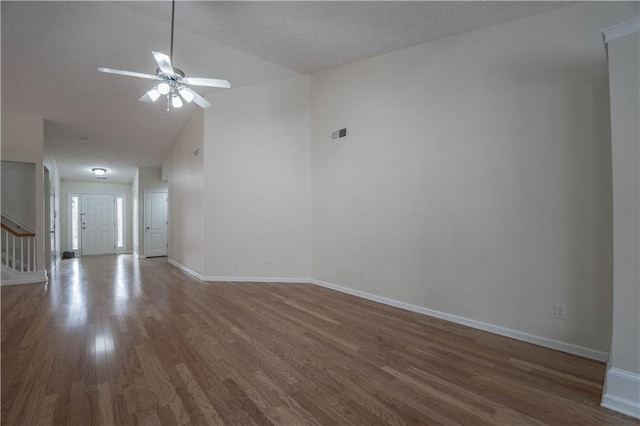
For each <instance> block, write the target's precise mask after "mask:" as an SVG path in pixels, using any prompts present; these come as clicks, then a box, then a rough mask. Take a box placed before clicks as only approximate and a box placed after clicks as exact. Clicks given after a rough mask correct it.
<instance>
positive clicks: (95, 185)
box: [59, 180, 133, 251]
mask: <svg viewBox="0 0 640 426" xmlns="http://www.w3.org/2000/svg"><path fill="white" fill-rule="evenodd" d="M83 192H84V193H90V194H99V193H104V194H125V195H126V198H125V204H126V206H125V239H126V242H125V250H126V251H132V247H133V238H132V237H133V233H132V228H133V226H132V223H133V222H132V217H133V200H132V188H131V185H126V184H119V183H102V182H77V181H69V180H63V181H62V182H60V194H59V198H60V247H61V250H62V251H71V241H70V239H69V216H68V215H69V211H68V205H69V202H68V194H70V193H75V194H78V193H83Z"/></svg>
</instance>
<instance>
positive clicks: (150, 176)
mask: <svg viewBox="0 0 640 426" xmlns="http://www.w3.org/2000/svg"><path fill="white" fill-rule="evenodd" d="M136 177H137V187H136V194H135V196H136V197H137V204H138V207H137V229H138V251H137V252H136V253H138V254H139V255H140V256H144V255H145V225H144V219H145V216H144V215H145V210H144V207H145V206H144V192H145V191H163V192H167V191H168V189H169V186H168V184H167V182H166V181H163V180H161V169H160V167H140V168H138V172H137V173H136Z"/></svg>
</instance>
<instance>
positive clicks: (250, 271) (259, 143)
mask: <svg viewBox="0 0 640 426" xmlns="http://www.w3.org/2000/svg"><path fill="white" fill-rule="evenodd" d="M209 100H210V102H211V103H212V107H211V108H209V109H207V110H206V111H205V118H204V120H205V121H204V150H205V157H204V197H203V203H204V212H205V219H206V220H205V222H204V242H205V244H204V269H205V275H207V276H216V277H279V278H291V279H295V278H307V279H308V277H309V276H310V272H311V267H310V261H311V254H310V248H311V235H310V232H311V224H310V217H311V214H310V208H311V194H310V176H309V167H310V158H309V79H308V77H296V78H291V79H286V80H280V81H275V82H271V83H265V84H259V85H255V86H248V87H243V88H240V89H236V90H229V91H224V92H216V93H215V94H213V95H211V96H210V97H209ZM236 262H237V263H236Z"/></svg>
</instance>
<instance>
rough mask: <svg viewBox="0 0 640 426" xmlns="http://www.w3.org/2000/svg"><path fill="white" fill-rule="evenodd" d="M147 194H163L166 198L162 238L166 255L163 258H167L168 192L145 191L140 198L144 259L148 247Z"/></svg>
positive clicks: (146, 255) (147, 252) (147, 255)
mask: <svg viewBox="0 0 640 426" xmlns="http://www.w3.org/2000/svg"><path fill="white" fill-rule="evenodd" d="M147 194H164V195H165V197H166V202H165V203H164V218H165V221H164V222H165V223H164V236H165V244H166V254H164V255H163V256H169V191H163V190H157V189H145V190H144V193H143V197H142V206H143V207H142V212H143V213H142V215H143V216H142V230H143V232H144V257H145V258H147V257H149V245H148V244H147ZM153 257H155V256H153ZM158 257H159V256H158Z"/></svg>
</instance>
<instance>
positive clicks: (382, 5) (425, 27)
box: [1, 1, 567, 182]
mask: <svg viewBox="0 0 640 426" xmlns="http://www.w3.org/2000/svg"><path fill="white" fill-rule="evenodd" d="M566 4H567V3H559V2H236V1H233V2H187V1H179V2H177V4H176V32H175V45H174V63H175V64H176V65H177V66H178V67H180V68H181V69H182V70H184V71H185V72H186V73H187V75H188V76H198V77H218V78H225V79H228V80H230V81H231V83H232V85H233V87H240V86H244V85H248V84H254V83H259V82H264V81H270V80H276V79H280V78H285V77H288V76H292V75H296V74H300V73H304V74H310V73H313V72H317V71H321V70H324V69H328V68H331V67H335V66H338V65H341V64H344V63H348V62H353V61H356V60H360V59H364V58H367V57H371V56H375V55H379V54H381V53H385V52H389V51H392V50H396V49H400V48H403V47H407V46H411V45H415V44H419V43H423V42H427V41H431V40H435V39H438V38H442V37H446V36H448V35H452V34H456V33H460V32H465V31H470V30H473V29H476V28H480V27H485V26H488V25H493V24H497V23H500V22H506V21H510V20H514V19H518V18H522V17H524V16H527V15H531V14H534V13H538V12H541V11H544V10H548V9H551V8H557V7H561V6H564V5H566ZM1 7H2V109H3V110H5V111H7V110H8V111H14V112H25V113H30V114H35V115H38V116H41V117H44V118H45V119H46V120H47V122H46V126H45V143H46V144H47V145H48V147H49V148H50V150H51V151H52V152H53V153H54V155H55V157H56V159H57V161H58V166H59V168H60V171H61V176H62V178H63V179H67V180H72V179H73V180H95V177H93V176H92V174H91V173H90V171H89V169H90V168H91V167H97V166H103V167H107V168H108V169H110V173H109V180H108V181H109V182H130V181H131V180H132V178H133V175H134V173H135V168H136V167H138V166H141V167H150V166H159V165H160V164H161V162H162V160H163V158H164V157H165V155H166V153H167V151H168V149H169V148H170V146H171V145H172V144H173V143H174V141H175V140H176V138H177V136H178V135H179V133H180V131H181V129H182V128H183V126H184V125H185V124H186V122H187V120H188V117H189V115H190V114H191V112H192V111H193V108H194V106H193V105H188V106H187V107H185V108H183V109H182V110H177V111H171V112H169V113H168V112H166V111H165V106H164V105H163V104H162V103H160V102H159V103H157V104H143V103H139V102H137V99H138V98H139V97H140V96H141V95H142V94H143V93H144V92H145V91H147V90H148V89H149V88H150V87H151V82H150V81H148V80H143V79H136V78H129V77H121V76H115V75H107V74H102V73H99V72H97V71H96V68H98V67H100V66H106V67H111V68H119V69H125V70H131V71H138V72H144V73H154V71H155V68H156V65H155V63H154V61H153V58H152V56H151V53H150V52H151V51H152V50H158V51H161V52H166V53H168V50H169V49H168V46H169V29H170V28H169V22H170V16H171V15H170V13H171V4H170V2H168V1H163V2H53V1H51V2H2V5H1ZM231 90H233V89H231ZM198 91H199V92H200V93H201V94H206V93H211V90H198ZM210 96H215V93H213V94H211V95H210ZM81 137H87V138H88V139H89V143H87V144H81V143H80V142H79V140H80V138H81Z"/></svg>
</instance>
